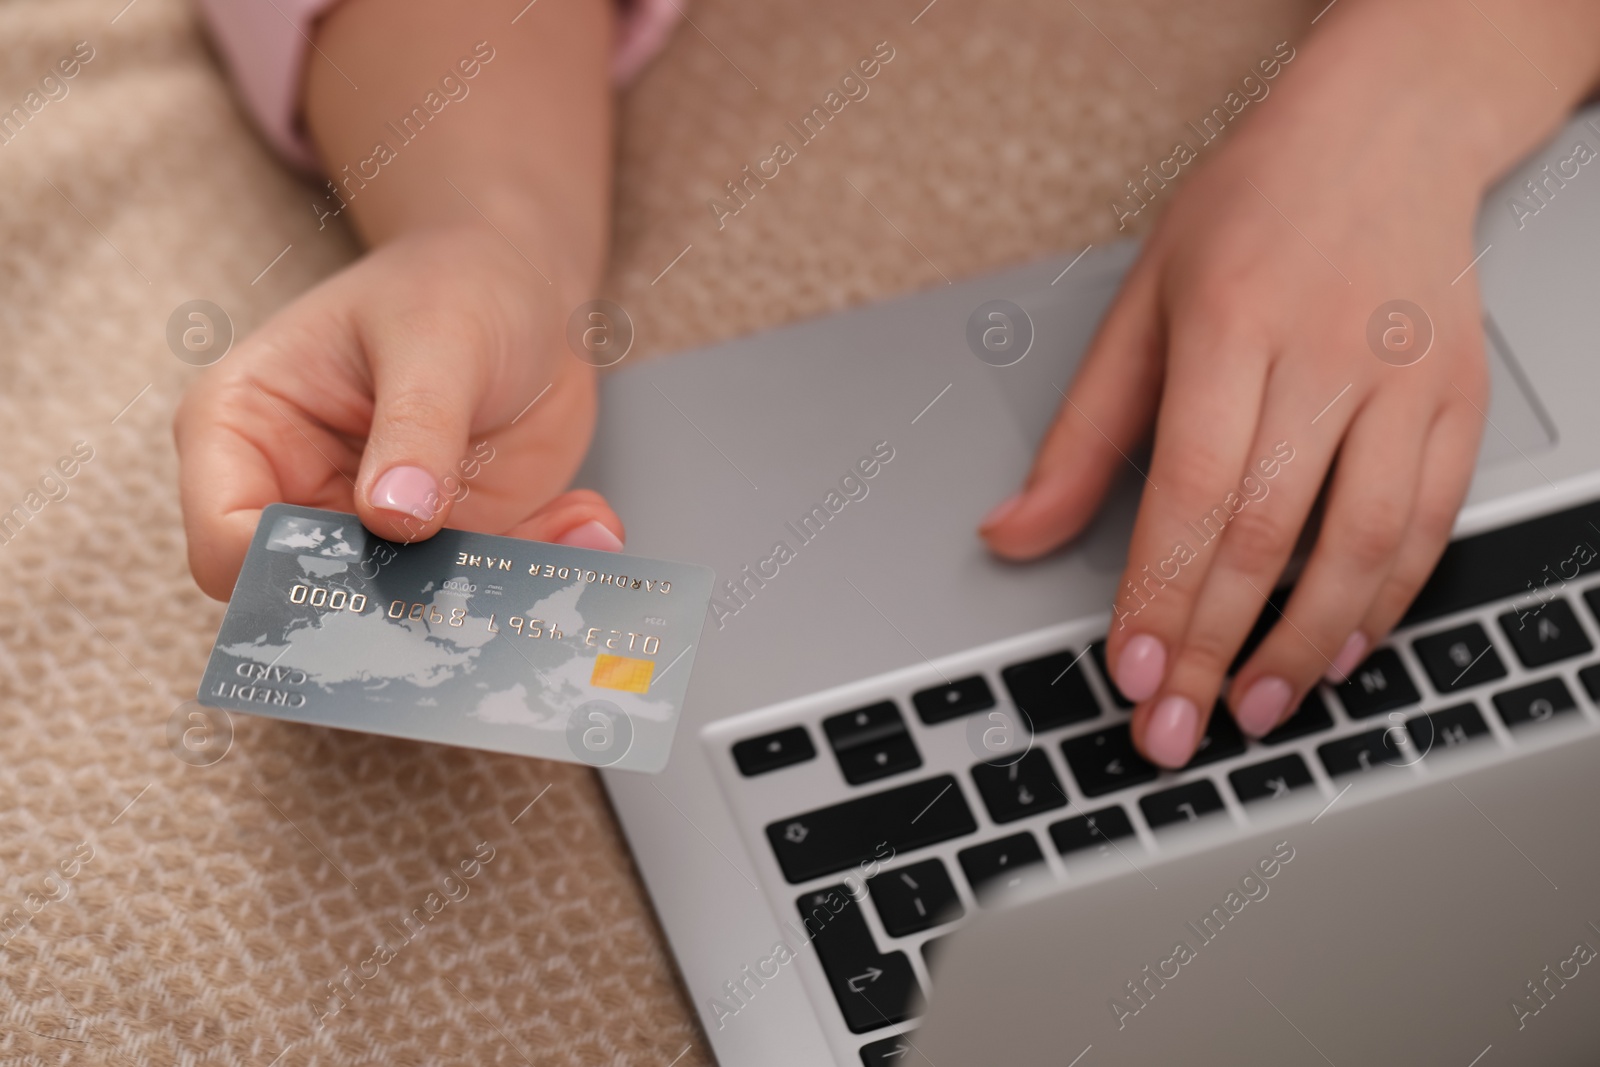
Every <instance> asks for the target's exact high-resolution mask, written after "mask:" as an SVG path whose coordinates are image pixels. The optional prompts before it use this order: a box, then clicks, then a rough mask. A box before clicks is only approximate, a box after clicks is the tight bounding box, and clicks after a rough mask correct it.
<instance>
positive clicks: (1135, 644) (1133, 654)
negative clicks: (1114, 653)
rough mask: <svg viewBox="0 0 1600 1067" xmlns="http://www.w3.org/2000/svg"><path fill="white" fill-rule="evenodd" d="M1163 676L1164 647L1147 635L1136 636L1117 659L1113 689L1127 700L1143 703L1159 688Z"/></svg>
mask: <svg viewBox="0 0 1600 1067" xmlns="http://www.w3.org/2000/svg"><path fill="white" fill-rule="evenodd" d="M1166 672H1167V649H1166V646H1165V645H1163V644H1162V643H1161V642H1160V641H1159V640H1157V639H1156V638H1154V637H1151V636H1150V635H1149V634H1140V635H1138V636H1137V637H1134V638H1131V639H1129V641H1128V643H1127V644H1126V645H1123V646H1122V655H1120V656H1118V657H1117V672H1116V673H1117V678H1116V681H1117V688H1118V689H1120V690H1122V695H1123V696H1125V697H1127V698H1128V699H1129V700H1132V701H1136V702H1137V701H1140V700H1147V699H1149V698H1150V697H1153V696H1155V693H1156V690H1157V689H1159V688H1161V678H1162V676H1163V675H1165V674H1166Z"/></svg>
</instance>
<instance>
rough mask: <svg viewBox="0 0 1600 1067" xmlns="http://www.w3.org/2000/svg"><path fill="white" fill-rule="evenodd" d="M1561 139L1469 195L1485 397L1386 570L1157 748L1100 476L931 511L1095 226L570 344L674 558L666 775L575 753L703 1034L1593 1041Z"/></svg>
mask: <svg viewBox="0 0 1600 1067" xmlns="http://www.w3.org/2000/svg"><path fill="white" fill-rule="evenodd" d="M1579 144H1581V145H1585V146H1588V151H1587V152H1578V151H1576V150H1575V146H1576V145H1579ZM1596 148H1600V110H1590V111H1587V112H1585V113H1581V114H1579V115H1577V116H1575V117H1574V118H1573V119H1572V120H1571V121H1570V122H1569V123H1568V124H1567V125H1566V126H1565V127H1564V128H1563V129H1562V130H1561V131H1560V133H1559V134H1558V135H1557V136H1555V137H1554V138H1553V139H1552V140H1551V141H1550V142H1549V143H1548V144H1547V145H1546V146H1545V147H1543V148H1541V149H1540V150H1539V151H1538V152H1536V153H1534V154H1533V155H1532V156H1531V157H1530V158H1529V159H1528V161H1527V162H1526V163H1525V164H1524V165H1523V166H1521V167H1520V168H1519V169H1518V170H1517V171H1516V172H1515V173H1513V174H1511V175H1510V176H1508V177H1507V178H1506V179H1505V181H1504V182H1502V183H1501V184H1500V185H1499V186H1498V187H1497V188H1496V189H1494V190H1493V192H1492V193H1491V194H1490V195H1489V196H1488V197H1487V199H1486V201H1485V203H1484V206H1483V209H1482V214H1481V216H1480V223H1479V227H1478V234H1477V240H1476V248H1477V249H1479V250H1481V251H1482V252H1483V254H1482V256H1481V258H1480V259H1479V260H1478V261H1477V263H1476V265H1475V266H1474V267H1473V268H1472V269H1473V270H1475V271H1476V272H1477V275H1478V279H1479V281H1480V283H1481V287H1482V290H1483V292H1484V295H1485V303H1486V307H1485V311H1486V319H1485V331H1486V336H1487V339H1488V359H1489V363H1490V367H1491V370H1492V400H1491V402H1490V405H1489V408H1488V411H1487V416H1488V423H1489V425H1487V426H1486V427H1485V431H1484V439H1483V445H1482V450H1481V454H1480V458H1479V464H1478V468H1477V471H1476V475H1475V478H1474V481H1473V484H1472V488H1471V492H1470V496H1469V498H1468V500H1467V502H1466V505H1465V507H1464V508H1463V510H1462V512H1461V514H1460V518H1459V521H1458V524H1457V529H1456V540H1455V541H1454V542H1453V543H1452V546H1451V548H1450V549H1449V550H1448V552H1447V554H1446V556H1445V558H1444V561H1443V562H1442V563H1441V564H1440V566H1439V568H1438V570H1437V571H1436V572H1435V574H1434V576H1433V578H1432V580H1431V581H1430V582H1429V584H1428V586H1427V588H1426V589H1425V590H1424V591H1423V593H1422V594H1421V596H1420V597H1419V599H1418V601H1417V603H1416V606H1415V607H1414V608H1413V609H1412V610H1411V612H1410V614H1409V615H1408V616H1407V617H1406V619H1405V621H1404V623H1403V625H1402V626H1401V628H1400V629H1399V630H1398V631H1397V632H1396V634H1395V635H1394V636H1393V637H1391V638H1390V639H1389V640H1388V641H1386V642H1385V643H1383V645H1382V646H1381V647H1379V648H1378V649H1377V650H1375V651H1374V652H1373V653H1372V655H1371V657H1370V658H1369V659H1368V660H1367V662H1366V663H1365V664H1363V665H1362V667H1360V668H1359V669H1358V670H1357V671H1356V672H1355V674H1354V675H1353V676H1352V678H1351V679H1350V680H1349V681H1348V682H1346V683H1344V684H1343V685H1340V686H1336V687H1328V686H1323V687H1319V688H1318V689H1317V690H1316V691H1314V692H1313V693H1312V694H1311V695H1310V696H1309V697H1308V698H1307V699H1306V701H1305V703H1304V704H1303V705H1302V706H1301V707H1300V708H1299V710H1298V711H1297V712H1296V713H1295V715H1294V717H1293V718H1292V719H1290V720H1289V721H1288V722H1286V723H1285V724H1284V725H1282V726H1280V727H1279V728H1278V730H1277V731H1275V732H1274V733H1273V734H1272V735H1269V736H1268V737H1267V738H1265V739H1263V740H1262V741H1259V742H1256V741H1249V742H1247V741H1246V740H1245V739H1244V738H1242V737H1241V736H1240V735H1239V733H1238V731H1237V730H1236V729H1235V728H1234V727H1233V726H1232V723H1231V720H1230V718H1229V717H1228V716H1227V715H1225V714H1219V715H1216V716H1213V718H1212V725H1211V727H1210V729H1209V731H1208V735H1207V738H1206V741H1205V743H1204V744H1203V745H1202V747H1201V749H1200V751H1199V752H1198V753H1197V754H1196V757H1195V760H1194V762H1193V763H1191V765H1190V766H1189V767H1187V768H1185V769H1184V770H1181V771H1177V772H1166V771H1157V770H1156V769H1155V768H1154V767H1152V766H1150V765H1149V764H1147V763H1145V762H1144V761H1143V760H1142V759H1141V758H1140V757H1139V756H1138V754H1137V752H1135V751H1134V750H1133V748H1132V747H1131V744H1130V742H1129V740H1128V726H1127V723H1128V711H1127V706H1126V702H1124V701H1122V700H1121V699H1120V696H1119V694H1118V693H1117V692H1116V691H1115V689H1114V688H1113V687H1112V686H1111V685H1110V683H1109V680H1108V678H1107V676H1106V673H1105V670H1104V666H1103V664H1102V663H1101V657H1100V656H1099V654H1098V648H1099V642H1100V641H1101V640H1102V639H1103V637H1104V635H1105V633H1106V629H1107V625H1108V620H1109V605H1110V603H1111V600H1112V595H1113V591H1114V588H1115V584H1116V582H1117V580H1118V576H1119V573H1120V570H1121V568H1122V566H1123V564H1124V561H1125V550H1126V544H1127V539H1128V534H1129V529H1130V525H1131V521H1132V517H1133V515H1134V512H1135V509H1136V505H1137V501H1138V489H1139V486H1140V477H1139V475H1138V474H1137V473H1136V472H1134V471H1132V470H1131V469H1130V470H1129V472H1128V473H1127V476H1126V477H1125V478H1124V479H1123V481H1122V483H1121V484H1120V485H1119V486H1118V487H1117V488H1116V489H1115V490H1114V492H1113V494H1112V496H1111V498H1110V500H1109V501H1108V503H1107V504H1106V506H1105V507H1104V508H1103V509H1102V512H1101V513H1100V515H1099V516H1098V518H1097V519H1096V521H1095V523H1094V524H1093V525H1092V526H1091V527H1090V529H1088V530H1087V531H1086V532H1085V533H1084V534H1083V535H1081V536H1080V537H1079V538H1077V539H1076V541H1075V542H1074V543H1073V544H1071V545H1069V546H1068V547H1067V548H1066V549H1064V550H1062V551H1060V552H1058V553H1055V554H1054V555H1052V556H1051V557H1049V558H1047V559H1044V560H1041V561H1038V562H1035V563H1030V564H1026V565H1015V564H1008V563H1004V562H1001V561H999V560H997V559H995V558H994V557H992V556H991V555H990V554H989V553H988V552H987V551H986V550H985V548H984V546H983V544H982V543H981V542H980V540H979V539H978V537H977V536H976V534H975V532H974V530H975V528H976V526H977V524H978V521H979V519H980V518H981V517H982V516H983V515H984V513H985V512H986V511H988V510H989V508H990V507H992V506H993V505H994V504H995V503H996V502H997V501H999V500H1001V499H1003V498H1004V497H1006V496H1007V495H1009V494H1010V493H1011V492H1012V491H1013V490H1014V488H1015V487H1016V486H1017V485H1018V484H1019V483H1020V481H1021V479H1022V478H1023V476H1024V474H1025V473H1026V471H1027V469H1028V467H1029V463H1030V461H1031V458H1032V455H1033V452H1034V448H1035V445H1036V443H1037V442H1038V441H1039V439H1040V438H1041V436H1042V435H1043V433H1044V431H1045V429H1046V427H1047V426H1048V425H1049V423H1050V420H1051V418H1052V416H1053V414H1054V412H1055V410H1056V408H1057V406H1058V405H1059V403H1060V398H1061V392H1060V390H1062V389H1064V388H1065V387H1066V386H1067V384H1068V383H1069V382H1070V380H1071V377H1072V373H1073V369H1074V367H1075V365H1076V362H1077V360H1078V359H1079V357H1080V355H1081V354H1082V352H1083V350H1084V348H1085V346H1086V344H1087V343H1088V341H1089V339H1090V337H1091V335H1092V334H1093V331H1094V329H1095V327H1096V325H1097V323H1098V321H1099V319H1100V317H1101V315H1102V314H1103V312H1104V310H1105V308H1106V306H1107V304H1108V302H1109V301H1110V299H1111V297H1112V296H1113V294H1114V293H1115V292H1116V289H1117V286H1118V283H1119V281H1120V279H1121V277H1122V275H1123V273H1124V272H1125V271H1126V270H1127V268H1128V266H1129V265H1130V263H1131V262H1132V260H1133V258H1134V255H1135V249H1134V248H1133V247H1131V246H1127V245H1122V246H1114V247H1110V248H1096V249H1092V250H1090V251H1089V252H1088V254H1086V255H1082V256H1081V258H1080V257H1079V254H1078V250H1073V251H1072V252H1071V253H1070V254H1068V255H1065V256H1062V257H1060V258H1057V259H1051V260H1048V261H1045V262H1037V263H1031V264H1027V265H1024V266H1020V267H1017V268H1015V269H1010V270H1006V271H1003V272H1001V273H998V274H994V275H992V276H989V277H983V278H978V279H974V280H970V281H965V282H961V283H958V284H954V285H950V286H947V287H942V288H939V289H936V290H931V291H925V292H920V293H915V294H913V295H910V296H906V297H904V298H901V299H896V300H892V301H889V302H886V303H882V304H878V305H875V306H871V307H866V308H862V309H859V310H854V311H850V312H847V313H845V314H840V315H836V316H831V317H828V318H824V319H821V320H818V321H813V322H807V323H802V324H798V325H793V326H788V327H784V328H781V329H776V330H772V331H769V332H766V333H762V334H758V335H756V336H753V337H747V338H743V339H740V340H736V341H732V342H729V343H725V344H720V345H717V346H714V347H711V348H707V349H704V350H701V351H697V352H693V353H688V354H683V355H678V356H673V357H670V358H665V359H661V360H658V361H655V362H648V363H642V364H639V365H636V366H632V367H630V368H627V369H625V370H622V371H620V372H619V373H616V374H614V375H612V376H611V377H609V378H608V379H607V380H606V381H605V384H604V401H603V404H602V407H601V411H602V416H601V423H600V428H599V432H598V436H597V439H596V441H595V444H594V447H593V449H592V452H591V455H590V458H589V460H588V462H587V464H586V466H585V469H584V472H583V474H582V475H581V476H580V484H586V485H591V486H593V487H595V488H598V489H600V490H602V491H604V492H605V493H606V494H607V496H608V497H609V498H610V500H611V501H612V503H613V504H614V505H615V506H616V508H617V510H618V511H619V513H620V514H622V515H623V516H624V517H625V519H626V521H627V523H628V529H629V549H630V551H634V552H638V553H641V554H644V555H651V556H661V557H665V558H671V559H683V560H691V561H694V562H697V563H703V564H707V565H709V566H711V567H713V568H714V569H715V570H716V573H717V578H718V581H717V594H716V598H715V599H714V601H713V604H712V608H711V612H712V614H711V617H709V618H708V619H707V622H706V627H705V632H704V636H703V638H702V642H701V646H700V648H699V649H698V650H697V652H696V670H695V675H694V679H693V682H692V685H691V688H690V691H689V697H688V702H687V706H686V708H685V711H684V716H683V720H682V723H681V726H680V729H679V732H678V735H677V738H676V742H675V747H674V749H673V752H672V757H671V760H670V763H669V765H668V767H667V769H666V770H665V771H663V772H662V773H660V774H658V775H640V774H628V773H623V772H607V773H606V777H605V784H606V787H607V789H608V791H609V793H610V796H611V798H612V801H613V803H614V805H615V808H616V811H617V814H618V816H619V818H620V820H621V823H622V826H623V828H624V830H625V832H626V834H627V838H628V841H629V844H630V846H631V848H632V851H633V854H634V857H635V858H636V861H637V863H638V867H639V870H640V872H641V873H642V875H643V878H644V881H645V884H646V886H647V887H648V891H649V894H650V897H651V900H652V902H653V904H654V906H655V909H656V912H657V914H658V916H659V918H660V921H661V924H662V927H663V928H664V930H665V931H666V935H667V938H668V940H669V942H670V944H671V947H672V951H673V954H674V955H675V957H676V961H677V964H678V967H679V969H680V971H681V974H682V977H683V981H684V985H685V987H686V988H687V991H688V994H689V996H690V998H691V999H692V1001H693V1003H694V1006H695V1009H696V1011H697V1012H698V1014H699V1018H700V1022H701V1024H702V1026H703V1027H704V1030H705V1033H706V1036H707V1038H708V1039H709V1041H710V1044H711V1049H712V1051H713V1053H714V1055H715V1056H716V1058H717V1060H718V1062H720V1063H722V1064H723V1065H725V1067H747V1065H748V1067H756V1065H759V1067H778V1065H785V1064H806V1065H815V1064H823V1063H834V1064H839V1065H855V1064H866V1065H869V1067H871V1065H878V1064H892V1065H904V1064H912V1063H927V1064H933V1065H936V1067H952V1065H955V1064H970V1063H1007V1064H1046V1063H1048V1064H1051V1065H1053V1067H1076V1065H1080V1064H1081V1067H1098V1065H1100V1064H1105V1063H1151V1062H1156V1061H1157V1058H1158V1057H1163V1058H1167V1059H1181V1060H1182V1061H1183V1062H1186V1063H1218V1064H1221V1063H1228V1064H1237V1063H1250V1062H1270V1063H1274V1064H1290V1063H1307V1064H1323V1063H1333V1064H1338V1065H1340V1067H1344V1065H1346V1064H1372V1063H1390V1062H1393V1063H1406V1064H1415V1063H1444V1064H1459V1065H1461V1067H1469V1065H1470V1064H1477V1063H1482V1064H1483V1065H1484V1067H1492V1065H1494V1064H1499V1063H1510V1062H1516V1063H1523V1064H1544V1063H1550V1064H1556V1063H1577V1062H1593V1059H1594V1050H1595V1047H1596V1046H1597V1045H1600V1031H1597V1030H1596V1028H1595V1026H1594V1024H1593V1022H1592V1020H1593V1019H1594V1017H1595V1011H1596V1008H1597V1007H1600V962H1596V950H1600V847H1597V846H1600V840H1597V837H1596V833H1595V827H1596V812H1600V774H1597V773H1596V768H1600V703H1597V701H1600V552H1597V551H1596V550H1597V549H1600V419H1597V418H1596V412H1597V410H1600V351H1597V347H1600V346H1597V344H1596V341H1595V338H1596V337H1597V331H1596V327H1597V325H1600V322H1597V319H1596V309H1597V306H1600V305H1597V302H1596V299H1595V296H1596V294H1595V284H1596V281H1595V280H1596V279H1597V278H1600V169H1596V166H1595V165H1594V164H1581V163H1579V162H1578V160H1579V159H1580V158H1592V157H1593V155H1594V149H1596ZM1462 266H1463V268H1465V267H1466V266H1467V265H1466V264H1462ZM1463 284H1466V283H1465V282H1463ZM1406 295H1407V294H1396V296H1397V297H1404V296H1406ZM993 301H1005V302H1007V304H1004V305H994V304H991V302H993ZM994 307H1004V308H1010V309H1012V311H1008V312H1007V314H1008V315H1010V316H1011V317H1010V318H1009V319H1008V320H1007V324H1008V325H1009V327H1010V328H1012V329H1014V330H1015V331H1016V333H1015V335H1014V336H1012V337H1010V338H1009V339H1008V341H1007V343H1009V344H1011V346H1012V347H1011V348H1010V349H1009V351H1008V354H1007V356H1006V358H1003V359H1001V358H993V356H994V352H993V351H992V350H991V351H988V352H985V351H984V349H983V346H981V345H978V346H974V345H972V344H969V341H968V337H969V325H970V323H972V322H973V321H974V319H975V313H979V314H978V315H977V321H978V322H979V323H980V328H979V329H978V330H977V331H976V332H977V333H979V334H981V324H982V323H983V322H985V321H994V320H988V319H987V311H984V312H981V313H980V309H982V308H989V309H990V310H992V309H993V308H994ZM1017 311H1020V313H1021V314H1020V315H1017V314H1015V312H1017ZM1024 342H1026V343H1024ZM1353 343H1360V342H1359V340H1357V341H1354V342H1353ZM1002 347H1003V346H1002ZM1018 350H1021V351H1022V355H1021V357H1020V358H1017V359H1014V360H1013V359H1012V358H1011V357H1012V356H1014V355H1015V354H1016V352H1017V351H1018ZM980 355H985V356H987V357H989V358H979V357H980ZM999 364H1006V365H999ZM1265 614H1266V615H1267V616H1268V621H1270V617H1271V609H1268V610H1267V611H1266V613H1265ZM1474 1057H1479V1059H1474Z"/></svg>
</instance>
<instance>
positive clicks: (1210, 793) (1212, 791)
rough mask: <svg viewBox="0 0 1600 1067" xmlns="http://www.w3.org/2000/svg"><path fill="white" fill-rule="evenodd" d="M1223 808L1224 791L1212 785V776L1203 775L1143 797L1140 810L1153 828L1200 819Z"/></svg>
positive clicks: (1140, 801) (1140, 799)
mask: <svg viewBox="0 0 1600 1067" xmlns="http://www.w3.org/2000/svg"><path fill="white" fill-rule="evenodd" d="M1222 809H1223V803H1222V794H1221V793H1218V792H1217V787H1216V786H1214V785H1212V784H1211V779H1209V778H1201V779H1198V780H1197V781H1193V782H1185V783H1184V784H1183V785H1179V786H1174V787H1172V788H1171V789H1163V790H1162V791H1161V792H1159V793H1151V794H1149V795H1148V796H1142V797H1140V798H1139V810H1141V811H1143V812H1144V821H1145V822H1147V823H1149V824H1150V829H1152V830H1158V829H1160V828H1161V827H1163V826H1170V825H1172V824H1173V823H1185V822H1198V821H1199V820H1200V819H1201V818H1202V817H1204V816H1206V815H1210V814H1211V813H1212V812H1216V811H1221V810H1222Z"/></svg>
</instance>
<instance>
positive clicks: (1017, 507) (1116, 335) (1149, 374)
mask: <svg viewBox="0 0 1600 1067" xmlns="http://www.w3.org/2000/svg"><path fill="white" fill-rule="evenodd" d="M1158 323H1159V314H1158V309H1157V306H1156V273H1155V269H1154V268H1153V267H1151V268H1144V269H1140V268H1139V267H1136V268H1135V269H1134V272H1133V273H1132V274H1131V275H1130V276H1129V277H1128V280H1127V281H1126V282H1125V283H1124V285H1123V288H1122V291H1121V292H1120V293H1119V294H1118V296H1117V299H1116V302H1115V303H1114V304H1113V305H1112V307H1111V310H1110V312H1108V313H1107V315H1106V319H1105V322H1104V323H1102V324H1101V326H1100V329H1099V331H1098V332H1097V333H1096V335H1095V339H1094V341H1093V342H1092V343H1091V344H1090V346H1089V351H1088V354H1087V355H1086V356H1085V357H1084V361H1083V365H1082V366H1081V367H1080V368H1079V369H1078V373H1077V376H1076V377H1075V378H1074V380H1073V383H1072V386H1071V389H1070V391H1069V392H1068V393H1067V394H1065V396H1064V397H1063V399H1062V403H1061V408H1060V410H1059V411H1058V412H1057V413H1056V418H1055V421H1054V422H1053V423H1052V424H1051V426H1050V430H1049V432H1048V433H1047V434H1046V435H1045V439H1044V442H1043V443H1042V444H1041V445H1040V446H1039V450H1038V452H1037V453H1036V454H1035V456H1034V461H1033V468H1032V469H1031V470H1030V471H1029V472H1028V479H1027V482H1026V483H1025V485H1024V487H1023V489H1022V490H1021V491H1020V492H1018V493H1016V494H1014V495H1013V496H1011V497H1010V498H1009V499H1007V500H1004V501H1002V502H1001V503H1000V504H998V505H996V507H995V508H994V510H992V511H990V512H989V514H988V515H986V516H985V517H984V519H983V522H982V523H981V524H980V525H979V527H978V532H979V534H980V535H981V536H982V537H983V539H984V540H985V541H987V542H988V545H989V548H990V549H991V550H992V551H994V552H995V553H996V554H997V555H1000V556H1003V557H1005V558H1007V559H1018V560H1021V559H1032V558H1034V557H1036V556H1041V555H1043V554H1044V553H1046V552H1049V551H1050V550H1051V549H1054V548H1056V547H1057V546H1059V545H1061V544H1064V543H1065V542H1066V541H1068V540H1070V539H1071V538H1072V537H1074V536H1075V535H1076V534H1077V533H1078V532H1079V531H1080V530H1082V529H1083V527H1084V525H1085V524H1086V523H1087V522H1088V521H1089V519H1090V518H1091V517H1093V515H1094V512H1095V509H1096V508H1097V507H1098V506H1099V503H1100V501H1101V499H1102V498H1103V497H1104V496H1105V494H1106V490H1107V489H1109V488H1110V486H1111V482H1112V479H1113V478H1114V477H1115V476H1116V474H1117V472H1118V470H1119V469H1121V467H1123V466H1125V465H1128V464H1129V463H1130V462H1131V461H1130V460H1129V459H1128V458H1127V456H1128V453H1129V452H1131V451H1133V450H1134V449H1135V448H1137V447H1138V445H1139V443H1140V442H1141V441H1142V440H1143V439H1144V436H1145V434H1146V433H1147V432H1148V431H1149V428H1150V419H1151V417H1152V415H1153V414H1154V412H1155V405H1156V398H1157V396H1158V394H1159V390H1160V386H1161V373H1162V367H1161V350H1160V327H1159V325H1158Z"/></svg>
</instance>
